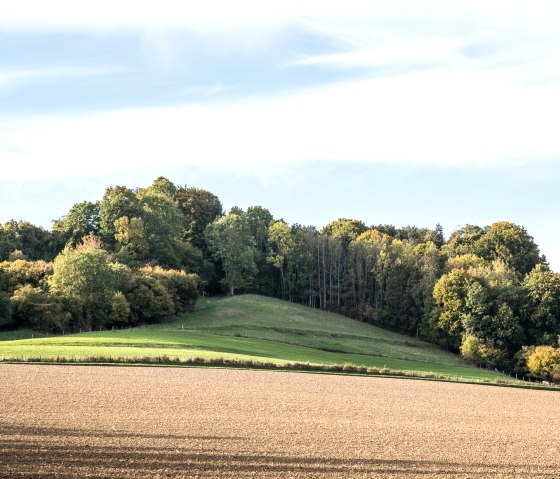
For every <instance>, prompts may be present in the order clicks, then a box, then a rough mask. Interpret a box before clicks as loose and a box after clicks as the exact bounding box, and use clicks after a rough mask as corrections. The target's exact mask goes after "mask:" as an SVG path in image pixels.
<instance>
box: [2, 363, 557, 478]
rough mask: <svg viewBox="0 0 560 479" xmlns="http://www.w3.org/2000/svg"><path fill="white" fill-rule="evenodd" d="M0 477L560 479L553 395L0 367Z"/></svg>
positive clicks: (357, 381)
mask: <svg viewBox="0 0 560 479" xmlns="http://www.w3.org/2000/svg"><path fill="white" fill-rule="evenodd" d="M0 477H2V478H15V477H57V478H58V477H60V478H64V477H79V478H87V477H89V478H117V477H118V478H151V477H154V478H168V477H169V478H186V477H189V478H190V477H199V478H203V477H204V478H225V477H228V478H230V477H231V478H245V477H259V478H272V477H274V478H276V477H278V478H303V477H321V478H323V477H336V478H358V477H359V478H382V477H383V478H385V477H387V478H413V477H414V478H416V477H422V478H432V477H434V478H436V477H437V478H452V477H453V478H455V477H457V478H459V477H460V478H465V477H472V478H485V477H488V478H490V477H492V478H494V477H515V478H539V477H543V478H544V477H546V478H558V477H560V394H559V393H556V392H548V391H530V390H519V389H509V388H497V387H488V386H476V385H462V384H448V383H432V382H423V381H412V380H398V379H378V378H361V377H348V376H327V375H314V374H296V373H278V372H265V371H234V370H217V369H181V368H143V367H142V368H140V367H138V368H135V367H87V366H39V365H0Z"/></svg>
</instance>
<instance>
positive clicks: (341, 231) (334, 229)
mask: <svg viewBox="0 0 560 479" xmlns="http://www.w3.org/2000/svg"><path fill="white" fill-rule="evenodd" d="M366 230H367V227H366V225H365V224H364V222H363V221H360V220H350V219H347V218H339V219H338V220H336V221H332V222H331V223H329V224H328V225H326V226H325V227H324V228H323V229H322V230H321V233H323V234H326V235H328V236H332V237H333V238H337V239H339V240H340V241H341V242H342V245H343V246H344V248H348V245H349V244H350V243H351V242H352V241H354V240H355V239H356V238H357V237H358V236H360V235H361V234H362V233H364V232H365V231H366Z"/></svg>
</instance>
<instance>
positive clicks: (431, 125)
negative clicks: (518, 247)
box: [0, 70, 560, 180]
mask: <svg viewBox="0 0 560 479" xmlns="http://www.w3.org/2000/svg"><path fill="white" fill-rule="evenodd" d="M558 111H560V86H559V85H557V84H551V85H545V86H540V87H539V88H530V87H524V86H521V85H519V84H518V82H516V81H511V79H510V78H509V76H507V75H504V74H503V73H501V72H487V71H483V72H480V71H474V72H470V73H469V72H464V71H458V72H454V71H447V70H441V71H440V70H437V71H430V72H423V73H422V72H419V73H415V74H412V75H407V76H398V77H388V78H373V79H369V80H366V81H362V82H354V83H343V84H340V85H335V86H330V87H325V88H321V89H314V90H309V91H303V92H297V93H293V94H285V95H276V96H270V97H260V98H253V99H243V100H237V101H229V102H222V103H217V102H216V103H209V104H198V105H190V106H181V107H175V108H145V109H130V110H121V111H114V112H105V113H95V114H83V115H80V116H49V117H46V116H44V117H35V118H28V119H25V118H22V119H19V120H13V119H1V117H0V132H1V133H0V161H1V162H2V165H3V174H2V176H3V178H4V179H6V180H7V179H18V178H23V177H25V178H30V177H45V176H47V177H48V176H55V177H59V176H62V175H69V174H74V175H76V174H82V175H88V174H91V173H92V172H95V171H97V172H103V171H114V170H119V169H121V170H125V169H130V168H136V169H138V168H145V167H149V166H153V165H154V164H157V165H161V166H162V167H164V166H176V165H189V164H193V165H202V166H206V167H209V168H211V167H215V168H221V169H227V170H229V171H239V170H240V169H250V170H252V171H260V172H262V174H263V175H266V174H268V173H269V172H270V171H271V170H272V169H274V170H275V171H280V170H282V169H287V168H290V167H292V166H293V165H297V164H298V163H300V162H302V161H307V160H334V161H352V162H368V163H371V162H380V161H391V162H412V163H421V164H433V165H447V166H458V165H461V166H465V165H469V166H478V167H485V166H507V165H511V164H512V163H527V162H531V161H533V160H541V161H542V160H543V159H545V160H546V159H550V158H553V159H557V158H559V157H560V141H559V140H558V136H557V132H556V124H557V123H556V116H557V112H558Z"/></svg>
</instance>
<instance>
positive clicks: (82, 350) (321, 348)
mask: <svg viewBox="0 0 560 479" xmlns="http://www.w3.org/2000/svg"><path fill="white" fill-rule="evenodd" d="M12 334H13V333H12ZM20 334H22V336H23V337H25V336H27V337H30V334H31V333H30V332H23V333H20ZM0 339H5V340H4V341H1V342H0V357H3V358H4V359H5V358H9V357H23V358H29V357H34V358H36V357H42V358H47V357H50V358H52V357H56V356H65V357H69V358H72V357H86V356H112V357H123V358H124V357H129V358H130V357H143V356H163V355H167V356H169V357H170V358H180V359H187V358H192V357H201V358H207V359H208V358H226V359H240V360H249V359H253V360H259V361H265V362H272V363H275V364H285V363H287V362H309V363H313V364H345V363H349V364H353V365H359V366H372V367H378V368H383V367H388V368H390V369H392V370H408V371H418V372H432V373H436V374H445V375H450V376H455V377H464V378H496V377H497V376H499V375H497V374H495V373H493V372H490V371H485V370H482V369H477V368H473V367H471V366H469V365H467V364H465V363H464V362H463V361H461V359H460V358H459V357H458V356H456V355H453V354H451V353H448V352H445V351H442V350H440V349H438V348H436V347H434V346H432V345H430V344H428V343H425V342H423V341H420V340H418V339H415V338H411V337H408V336H401V335H399V334H396V333H392V332H389V331H385V330H383V329H379V328H376V327H374V326H371V325H368V324H365V323H360V322H358V321H355V320H352V319H349V318H346V317H343V316H339V315H336V314H332V313H326V312H323V311H318V310H314V309H310V308H306V307H304V306H298V305H293V304H290V303H286V302H284V301H280V300H276V299H271V298H265V297H262V296H254V295H247V296H237V297H233V298H224V299H202V300H200V301H199V303H198V305H197V310H196V311H195V312H194V313H189V314H186V315H183V316H180V317H177V318H174V319H171V320H169V321H166V322H164V323H161V324H157V325H151V326H146V327H143V328H134V329H125V330H119V331H99V332H92V333H82V334H73V335H66V336H57V337H42V338H37V335H35V338H34V339H14V337H10V336H6V335H5V333H4V337H2V335H1V334H0Z"/></svg>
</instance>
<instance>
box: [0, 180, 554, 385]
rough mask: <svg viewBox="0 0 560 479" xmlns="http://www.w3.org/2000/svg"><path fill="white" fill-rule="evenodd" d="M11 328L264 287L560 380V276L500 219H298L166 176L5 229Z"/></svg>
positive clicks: (1, 233)
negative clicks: (451, 223)
mask: <svg viewBox="0 0 560 479" xmlns="http://www.w3.org/2000/svg"><path fill="white" fill-rule="evenodd" d="M0 261H3V262H2V263H0V291H1V293H0V327H4V328H14V327H34V328H39V329H47V330H51V331H58V330H61V329H64V328H66V329H70V330H77V329H78V328H79V329H88V328H90V329H92V328H103V327H112V326H115V325H117V326H123V325H134V324H140V323H144V322H152V321H159V320H161V319H162V318H164V317H167V316H170V315H173V314H177V313H178V312H181V311H184V310H185V309H187V308H188V307H189V306H191V305H192V304H194V301H195V300H196V297H197V295H198V294H201V293H202V294H221V293H223V292H227V293H228V294H235V292H236V291H238V290H240V289H241V290H244V291H249V292H256V293H260V294H265V295H269V296H275V297H279V298H283V299H285V300H288V301H292V302H298V303H301V304H306V305H308V306H310V307H314V308H320V309H325V310H330V311H336V312H339V313H341V314H344V315H347V316H351V317H353V318H355V319H357V320H361V321H366V322H369V323H372V324H375V325H378V326H381V327H384V328H388V329H391V330H394V331H397V332H400V333H404V334H409V335H415V336H420V337H422V338H424V339H426V340H428V341H430V342H432V343H434V344H438V345H440V346H442V347H444V348H447V349H449V350H451V351H454V352H457V353H460V354H461V355H462V356H463V357H464V358H466V359H467V360H469V361H471V362H473V363H475V364H477V365H479V366H483V367H492V368H499V369H501V370H507V371H512V372H517V373H518V374H523V375H527V374H533V375H535V376H537V377H541V378H547V379H549V378H556V377H558V379H560V344H559V336H560V275H559V274H557V273H554V272H552V271H551V270H550V268H549V266H548V264H547V262H546V258H545V257H544V256H543V255H542V254H541V253H540V251H539V248H538V246H537V245H536V244H535V242H534V240H533V238H532V237H531V236H530V235H529V234H528V232H527V231H526V230H525V229H524V228H523V227H522V226H519V225H515V224H513V223H509V222H505V221H501V222H497V223H494V224H492V225H490V226H485V227H479V226H473V225H467V226H464V227H463V228H460V229H457V230H455V231H453V232H452V233H451V235H450V237H449V238H448V239H447V240H446V239H445V237H444V234H443V231H442V228H441V226H440V225H436V227H435V228H433V229H431V228H420V227H416V226H407V227H403V228H397V227H395V226H392V225H384V224H380V225H366V224H365V223H364V222H362V221H360V220H355V219H338V220H335V221H333V222H331V223H329V224H328V225H326V226H325V227H324V228H322V229H321V230H318V229H317V228H315V227H313V226H303V225H300V224H293V225H289V224H288V223H286V222H285V221H283V220H282V219H276V218H274V217H273V215H272V214H271V212H270V211H269V210H268V209H266V208H264V207H262V206H252V207H249V208H247V210H246V211H244V210H242V209H241V208H238V207H233V208H232V209H231V210H230V211H229V212H228V214H225V212H224V211H223V208H222V204H221V202H220V200H219V198H218V197H217V196H215V195H214V194H212V193H210V192H208V191H205V190H203V189H199V188H194V187H186V186H183V187H178V186H176V185H174V184H173V183H171V182H170V181H169V180H167V179H165V178H161V177H160V178H158V179H156V180H155V181H154V183H153V184H152V185H150V186H149V187H147V188H137V189H130V188H127V187H124V186H115V187H109V188H107V190H106V191H105V194H104V195H103V198H102V199H101V200H100V201H98V202H82V203H78V204H76V205H74V206H73V207H72V208H71V209H70V211H69V212H68V213H67V214H66V215H65V216H63V217H61V218H60V219H58V220H56V221H54V223H53V228H52V230H45V229H43V228H40V227H36V226H33V225H31V224H29V223H27V222H15V221H9V222H7V223H6V224H5V225H4V226H3V227H1V228H0Z"/></svg>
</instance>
